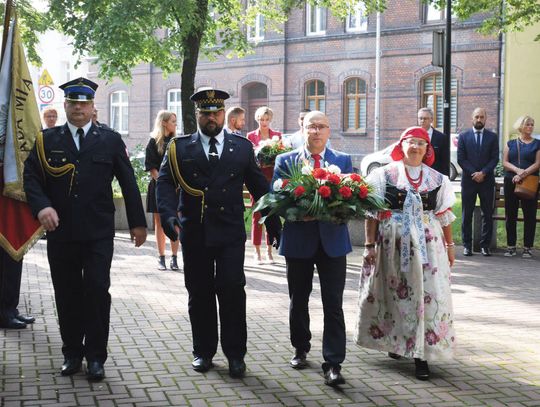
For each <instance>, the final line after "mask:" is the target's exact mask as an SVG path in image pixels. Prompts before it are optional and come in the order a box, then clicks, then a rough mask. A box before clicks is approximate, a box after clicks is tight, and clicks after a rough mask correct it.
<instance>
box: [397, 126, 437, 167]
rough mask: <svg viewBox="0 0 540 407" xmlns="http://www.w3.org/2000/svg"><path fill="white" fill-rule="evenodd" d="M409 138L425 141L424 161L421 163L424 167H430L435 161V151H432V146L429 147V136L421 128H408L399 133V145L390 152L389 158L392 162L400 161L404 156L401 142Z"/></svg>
mask: <svg viewBox="0 0 540 407" xmlns="http://www.w3.org/2000/svg"><path fill="white" fill-rule="evenodd" d="M409 138H419V139H422V140H425V141H427V143H428V145H427V149H426V155H424V159H423V160H422V162H423V163H424V164H426V165H429V166H430V167H431V165H432V164H433V162H434V161H435V151H434V150H433V146H432V145H431V141H430V140H429V134H428V132H427V131H426V130H424V129H423V128H422V127H417V126H414V127H409V128H408V129H406V130H405V131H404V132H403V133H401V137H400V138H399V143H397V144H396V146H395V147H394V149H393V150H392V153H391V154H390V156H391V157H392V160H394V161H400V160H402V159H403V157H404V156H405V153H404V152H403V147H402V146H401V143H403V140H406V139H409Z"/></svg>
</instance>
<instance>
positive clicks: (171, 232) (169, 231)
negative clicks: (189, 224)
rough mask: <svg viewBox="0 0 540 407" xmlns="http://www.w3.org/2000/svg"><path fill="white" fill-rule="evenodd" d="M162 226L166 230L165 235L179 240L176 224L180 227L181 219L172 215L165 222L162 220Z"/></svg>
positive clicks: (173, 239)
mask: <svg viewBox="0 0 540 407" xmlns="http://www.w3.org/2000/svg"><path fill="white" fill-rule="evenodd" d="M161 226H162V227H163V232H165V235H166V236H167V237H168V238H169V239H171V240H172V241H173V242H175V241H177V240H178V232H177V231H176V228H175V226H178V227H180V221H179V220H178V218H177V217H176V216H171V217H170V218H169V219H167V221H166V222H165V223H163V222H162V224H161Z"/></svg>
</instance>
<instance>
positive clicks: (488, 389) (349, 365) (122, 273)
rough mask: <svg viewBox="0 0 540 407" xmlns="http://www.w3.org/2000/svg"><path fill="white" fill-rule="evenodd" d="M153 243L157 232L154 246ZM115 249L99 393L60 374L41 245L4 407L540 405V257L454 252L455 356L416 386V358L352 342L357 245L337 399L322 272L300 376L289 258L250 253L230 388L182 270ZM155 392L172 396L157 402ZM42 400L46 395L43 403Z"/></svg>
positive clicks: (1, 381)
mask: <svg viewBox="0 0 540 407" xmlns="http://www.w3.org/2000/svg"><path fill="white" fill-rule="evenodd" d="M152 239H153V236H152V235H150V241H151V242H150V244H151V245H152V244H153V242H152ZM115 246H116V254H115V256H114V258H113V268H112V273H111V279H112V287H111V295H112V298H113V304H112V312H111V333H110V340H109V344H110V347H109V360H108V361H107V364H106V373H107V378H106V379H105V381H104V382H103V383H102V386H101V387H99V386H95V385H93V384H89V383H88V381H87V380H86V379H85V376H84V374H79V375H75V376H74V377H73V378H64V377H61V376H60V375H59V368H60V365H61V362H62V356H61V350H60V348H61V339H60V335H59V331H58V322H57V316H56V312H55V309H54V295H53V291H52V286H51V281H50V273H49V271H48V265H47V260H46V252H45V247H46V242H44V241H40V242H38V244H37V245H36V246H35V247H34V248H33V249H32V250H31V251H30V253H28V255H27V256H26V257H25V262H24V267H25V268H24V273H23V282H22V285H21V305H22V307H24V308H23V309H24V310H25V312H27V311H28V310H29V311H31V313H32V314H33V315H34V316H36V318H37V321H36V323H35V324H34V325H33V326H31V327H29V328H28V329H26V330H24V332H22V331H20V332H10V331H6V330H4V331H0V336H2V341H3V342H4V343H5V345H4V346H3V347H2V353H1V354H0V357H2V358H3V360H4V362H5V363H4V364H3V366H1V367H0V394H1V395H0V400H1V401H0V406H2V407H3V406H5V405H7V404H6V403H7V402H8V401H10V400H11V401H13V400H15V399H9V398H6V396H5V391H4V390H5V387H6V384H7V383H10V384H13V385H14V384H15V383H18V384H19V387H18V389H19V390H18V391H19V393H20V394H19V395H18V398H17V399H16V402H17V403H18V404H17V405H26V403H27V402H28V403H31V402H33V404H32V405H57V404H58V402H57V400H62V398H63V397H64V398H65V397H67V398H69V397H73V394H76V395H77V403H78V404H77V405H92V406H94V405H98V406H101V407H102V406H104V403H107V402H113V403H114V405H115V406H120V405H122V406H134V407H140V406H144V405H180V406H182V405H188V404H190V403H191V402H192V401H196V402H198V401H200V402H201V404H200V405H205V406H206V405H212V404H214V405H216V404H218V403H220V404H222V403H223V400H222V399H221V397H222V396H225V397H233V396H234V395H236V392H237V391H241V392H242V395H240V396H237V397H236V400H237V402H238V405H245V404H246V403H250V404H252V405H261V406H263V405H270V404H276V405H282V404H283V405H295V406H296V405H304V406H306V405H324V406H328V405H351V406H353V405H354V406H361V405H374V402H373V401H372V400H371V399H370V398H373V399H375V398H376V397H379V399H380V400H386V401H385V402H387V403H390V404H389V405H403V406H409V405H415V406H417V405H420V404H422V405H429V402H430V401H431V402H433V403H434V405H440V406H446V405H448V406H452V405H456V406H459V405H469V404H470V405H489V403H491V404H494V405H495V404H496V403H495V402H497V403H502V402H503V401H502V400H504V403H506V404H508V403H512V402H513V403H516V404H518V405H531V406H534V405H537V406H538V405H539V403H538V400H539V399H540V394H539V388H540V348H539V346H538V337H540V313H539V312H538V310H539V309H540V298H539V296H538V294H537V288H536V287H535V285H534V284H531V281H535V278H536V276H537V274H538V269H539V268H540V261H539V259H534V260H533V261H532V262H523V261H521V260H520V259H517V261H512V260H516V259H511V260H510V261H509V260H508V259H506V258H504V257H502V255H500V253H495V255H494V256H493V257H492V258H489V259H484V258H481V257H479V256H476V257H473V258H472V259H464V258H463V257H461V256H460V255H459V252H458V259H457V261H456V267H455V269H454V273H453V297H454V298H453V302H454V307H455V314H456V329H457V333H458V344H459V348H458V354H457V357H456V359H454V360H452V361H450V362H444V363H443V362H441V363H433V364H431V365H432V372H433V379H432V381H431V383H420V382H418V381H416V379H415V378H414V365H413V364H412V361H402V362H403V363H402V362H399V363H394V362H390V360H388V359H387V358H386V356H385V355H384V354H383V353H381V352H377V351H372V350H367V349H362V348H360V347H358V346H357V345H356V344H354V343H353V342H352V340H351V338H352V331H353V329H354V326H355V319H356V317H357V310H356V307H357V298H358V280H359V266H358V264H359V262H360V255H359V253H360V251H359V250H356V249H355V251H354V252H353V253H352V255H351V256H349V270H348V273H347V281H346V289H345V292H344V313H345V318H346V326H347V358H346V360H345V363H344V364H343V373H344V375H345V378H346V380H347V385H345V386H343V391H342V392H336V390H334V389H331V388H329V387H328V386H325V385H324V383H323V378H322V375H321V371H320V363H321V359H322V358H321V338H322V305H321V301H320V290H319V287H318V278H317V276H315V278H314V290H313V296H312V299H311V301H310V314H311V317H312V318H311V319H312V321H311V328H312V334H313V340H312V351H311V353H310V360H311V362H312V366H311V369H308V371H307V372H296V371H292V369H290V368H288V365H287V364H288V359H289V358H290V356H291V355H292V350H291V345H290V341H289V338H288V336H289V329H288V320H287V313H288V295H287V284H286V280H285V273H284V266H283V263H282V264H281V265H279V266H275V267H274V266H271V267H270V266H262V267H258V266H257V267H255V266H254V265H253V264H252V262H251V260H250V259H251V253H249V255H247V256H246V259H247V261H246V275H247V286H246V292H247V298H248V301H247V305H248V314H247V315H248V321H247V322H248V354H247V356H246V363H247V364H248V376H247V377H246V378H245V379H244V380H240V381H235V380H233V379H231V378H229V377H228V374H227V363H226V360H225V358H224V357H223V355H222V353H221V350H219V351H218V354H217V355H216V358H215V360H216V362H217V364H218V367H217V368H216V369H214V370H212V371H211V372H209V373H208V374H204V375H200V374H196V373H194V372H193V371H192V370H191V368H190V362H191V350H192V344H191V332H190V325H189V319H188V314H187V294H186V291H185V288H184V286H183V276H182V274H181V273H171V272H165V273H161V272H160V273H157V272H156V271H155V270H154V267H155V266H154V263H155V256H154V250H153V247H154V246H151V248H144V247H143V248H142V250H141V249H135V248H133V247H132V246H131V245H130V244H129V243H128V240H127V239H126V235H125V234H124V235H122V234H120V236H119V237H118V238H117V239H116V241H115ZM249 250H251V249H248V252H249ZM510 269H511V270H512V273H508V270H510ZM20 309H21V308H20ZM6 361H9V362H6ZM6 363H8V365H7V366H6ZM285 384H286V385H285ZM289 388H290V389H289ZM238 389H240V390H238ZM51 391H52V393H51ZM149 392H153V394H160V395H164V396H165V397H167V399H166V400H161V399H160V400H159V401H157V403H156V402H154V401H152V399H151V398H150V395H149ZM407 392H408V393H407ZM10 394H11V393H10ZM482 395H484V397H483V398H481V397H479V396H482ZM36 396H39V397H40V398H41V399H39V400H37V403H36V402H34V401H35V400H36ZM242 397H243V398H242ZM368 397H369V398H368ZM409 397H410V398H409ZM489 397H491V398H489ZM98 398H99V400H98ZM174 398H176V399H175V400H173V399H174ZM265 398H268V399H267V400H266V399H265ZM30 399H31V400H30ZM210 399H211V400H212V402H211V403H209V402H208V400H210ZM220 400H221V401H220ZM227 401H228V400H227ZM265 402H267V404H265ZM158 403H160V404H158ZM231 403H232V402H231ZM242 403H244V404H242ZM287 403H289V404H287ZM229 405H232V404H230V403H229ZM499 405H500V404H499Z"/></svg>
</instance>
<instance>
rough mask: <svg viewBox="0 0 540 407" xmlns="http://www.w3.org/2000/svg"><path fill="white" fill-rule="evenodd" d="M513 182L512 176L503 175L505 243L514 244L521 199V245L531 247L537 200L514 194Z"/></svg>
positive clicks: (511, 245) (512, 245) (534, 229)
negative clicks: (522, 197) (521, 197)
mask: <svg viewBox="0 0 540 407" xmlns="http://www.w3.org/2000/svg"><path fill="white" fill-rule="evenodd" d="M514 188H515V184H514V183H513V182H512V178H508V177H504V212H505V216H506V244H507V245H508V246H510V247H514V246H515V245H516V240H517V236H516V223H517V217H518V208H519V203H520V201H521V210H522V211H523V246H524V247H533V245H534V235H535V232H536V208H537V204H538V200H537V199H536V198H535V199H520V198H518V197H517V196H516V195H515V194H514Z"/></svg>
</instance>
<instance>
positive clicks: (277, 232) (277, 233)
mask: <svg viewBox="0 0 540 407" xmlns="http://www.w3.org/2000/svg"><path fill="white" fill-rule="evenodd" d="M264 225H265V226H266V233H268V238H269V239H270V242H271V243H272V246H274V247H275V248H276V250H277V249H279V244H280V241H281V220H280V219H279V216H278V215H272V216H269V217H267V218H266V220H265V221H264Z"/></svg>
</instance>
